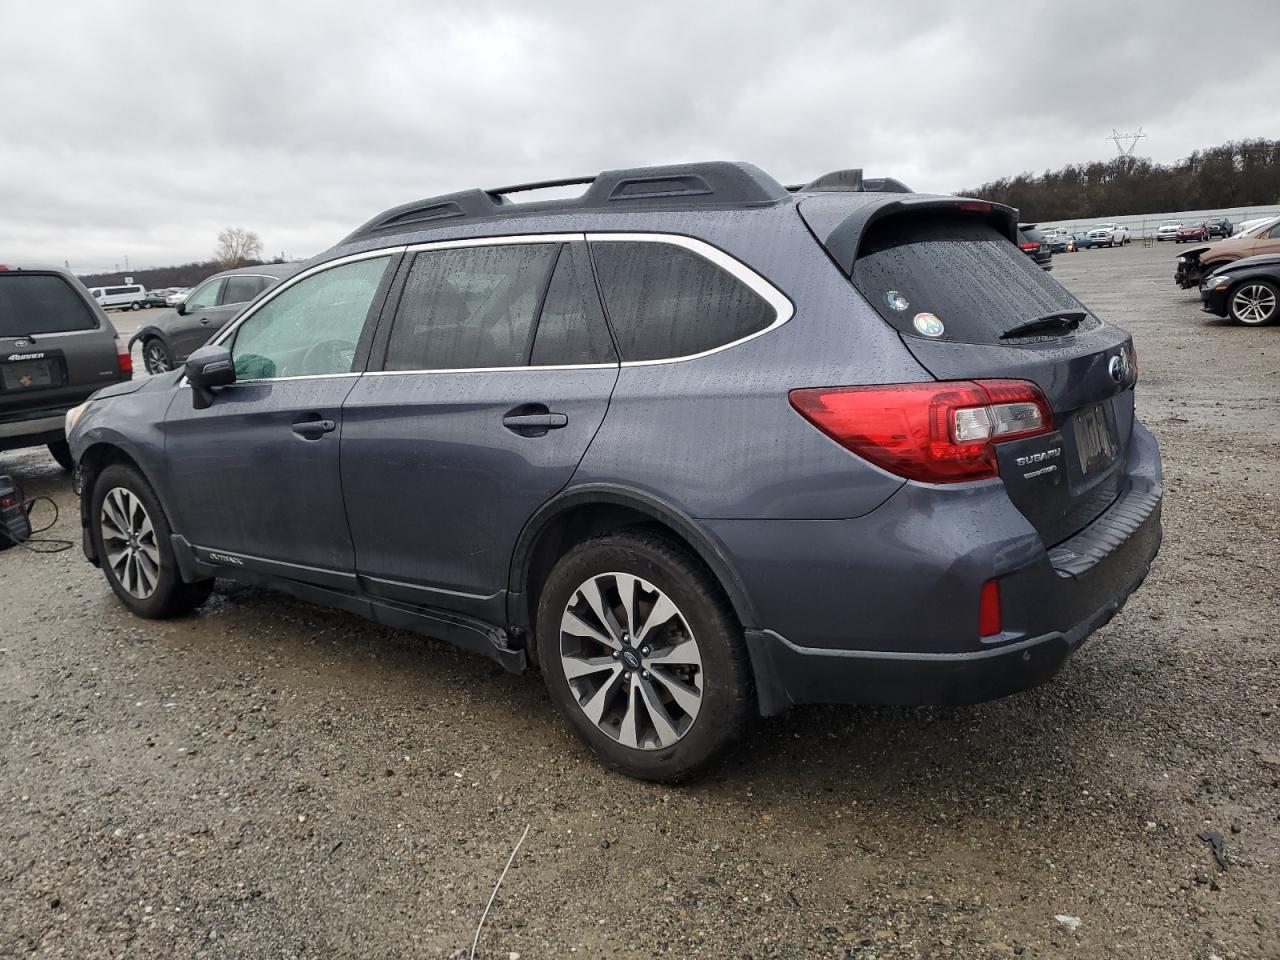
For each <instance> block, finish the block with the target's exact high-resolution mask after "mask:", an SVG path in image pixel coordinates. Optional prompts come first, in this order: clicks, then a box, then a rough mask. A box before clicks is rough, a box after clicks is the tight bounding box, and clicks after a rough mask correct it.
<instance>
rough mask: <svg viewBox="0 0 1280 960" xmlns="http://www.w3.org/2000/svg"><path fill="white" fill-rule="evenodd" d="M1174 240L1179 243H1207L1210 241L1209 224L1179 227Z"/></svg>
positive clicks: (1190, 224)
mask: <svg viewBox="0 0 1280 960" xmlns="http://www.w3.org/2000/svg"><path fill="white" fill-rule="evenodd" d="M1174 239H1175V240H1177V242H1178V243H1195V242H1196V241H1202V242H1203V241H1205V240H1208V239H1209V225H1208V224H1207V223H1188V224H1187V225H1185V226H1182V227H1179V228H1178V232H1177V234H1175V236H1174Z"/></svg>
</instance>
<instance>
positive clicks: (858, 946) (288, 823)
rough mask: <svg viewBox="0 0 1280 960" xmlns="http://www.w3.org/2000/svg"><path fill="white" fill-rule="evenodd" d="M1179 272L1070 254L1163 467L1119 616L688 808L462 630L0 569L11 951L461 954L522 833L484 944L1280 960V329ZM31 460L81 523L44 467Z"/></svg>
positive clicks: (807, 715) (39, 457) (0, 899)
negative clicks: (1041, 658)
mask: <svg viewBox="0 0 1280 960" xmlns="http://www.w3.org/2000/svg"><path fill="white" fill-rule="evenodd" d="M1173 256H1174V250H1173V248H1172V246H1171V245H1164V246H1161V247H1156V248H1154V249H1142V248H1140V247H1138V246H1137V245H1134V246H1132V247H1129V248H1125V249H1122V250H1098V251H1086V252H1082V253H1079V254H1074V255H1066V256H1059V257H1058V258H1056V259H1057V268H1056V271H1055V276H1056V277H1058V278H1059V279H1060V280H1062V281H1063V282H1064V283H1066V284H1067V286H1069V287H1070V288H1072V289H1073V290H1074V291H1075V292H1076V293H1077V294H1078V295H1079V296H1080V297H1081V298H1082V299H1083V300H1084V301H1085V302H1086V303H1088V304H1090V305H1091V306H1093V307H1094V308H1095V309H1096V310H1097V311H1098V312H1099V313H1100V314H1101V315H1103V316H1104V317H1106V318H1108V319H1112V320H1115V321H1117V322H1119V323H1121V324H1123V325H1125V326H1127V327H1128V328H1129V329H1130V330H1131V331H1132V332H1133V333H1134V334H1135V336H1136V338H1137V343H1138V351H1139V364H1140V386H1139V391H1140V401H1139V407H1140V412H1141V415H1142V416H1143V418H1144V420H1145V421H1146V422H1147V423H1148V424H1149V425H1150V426H1151V428H1152V429H1153V430H1154V431H1155V433H1156V435H1157V436H1158V437H1159V439H1160V442H1161V444H1162V447H1163V450H1164V456H1165V465H1166V474H1167V477H1166V479H1167V489H1166V501H1165V529H1166V541H1165V547H1164V550H1163V552H1162V554H1161V556H1160V558H1159V560H1158V561H1157V564H1156V566H1155V568H1154V569H1153V571H1152V574H1151V576H1150V577H1149V579H1148V580H1147V583H1146V585H1145V587H1144V588H1143V590H1142V591H1141V592H1140V593H1139V594H1138V595H1136V596H1135V597H1134V598H1133V599H1132V600H1131V601H1130V603H1129V605H1128V606H1127V607H1126V608H1125V610H1124V611H1123V612H1122V613H1121V615H1120V616H1118V617H1117V618H1116V619H1115V620H1114V621H1112V623H1111V624H1109V625H1108V626H1107V627H1106V628H1105V629H1103V630H1102V631H1101V632H1100V633H1098V634H1097V635H1096V636H1095V637H1094V638H1093V639H1092V640H1091V641H1090V642H1089V643H1088V644H1087V645H1086V646H1085V648H1084V649H1083V650H1082V651H1081V652H1080V653H1079V654H1078V655H1077V656H1076V657H1074V658H1073V659H1072V660H1071V661H1070V662H1069V663H1068V664H1067V665H1066V667H1065V668H1064V669H1063V671H1062V673H1061V674H1060V675H1059V676H1058V677H1057V678H1056V679H1055V680H1054V681H1052V682H1051V683H1049V684H1047V685H1045V686H1043V687H1041V688H1039V689H1037V690H1034V691H1031V692H1028V693H1025V694H1022V695H1020V696H1017V697H1013V698H1010V699H1007V700H1004V701H1000V702H996V703H991V704H985V705H982V706H977V707H968V708H962V709H859V708H843V707H842V708H826V707H824V708H813V709H806V710H798V711H795V712H793V713H791V714H789V715H787V716H785V717H782V718H780V719H777V720H773V721H770V722H767V723H763V724H761V725H760V727H759V728H758V729H757V730H756V731H755V733H754V734H753V735H752V736H751V737H750V738H749V739H748V740H747V741H746V742H745V743H743V744H742V745H741V747H740V748H738V749H737V750H736V751H735V752H734V753H733V754H732V756H731V757H730V758H729V760H728V762H726V763H725V764H723V765H722V766H721V767H720V768H718V769H717V770H716V771H715V772H714V773H713V774H712V775H711V776H709V777H708V778H706V779H704V780H703V781H701V782H699V783H697V784H695V785H693V786H689V787H683V788H671V787H660V786H652V785H643V784H638V783H634V782H631V781H628V780H626V779H623V778H621V777H618V776H616V775H613V774H610V773H607V772H605V771H604V770H602V769H601V768H600V767H598V766H597V765H596V764H595V763H594V762H593V761H592V759H591V758H590V757H589V756H588V755H587V753H586V752H585V750H584V749H583V748H582V747H580V746H579V745H578V743H577V742H576V741H575V740H573V739H572V738H571V736H570V735H569V733H568V731H567V729H566V727H565V726H564V724H563V723H561V722H560V721H559V719H558V718H557V717H556V716H555V714H554V712H553V710H552V707H551V704H550V702H549V701H548V699H547V696H546V695H545V693H544V692H543V690H542V688H541V686H540V684H539V683H538V682H537V680H536V679H534V678H531V677H524V678H520V677H511V676H507V675H505V674H503V673H501V672H500V671H498V670H497V669H496V668H495V667H493V666H491V665H490V664H488V663H486V662H484V661H481V660H478V659H474V658H470V657H467V656H465V655H463V654H460V653H458V652H455V651H453V650H452V649H450V648H448V647H446V646H444V645H442V644H437V643H434V642H431V641H426V640H422V639H420V638H417V637H414V636H411V635H408V634H403V633H397V632H394V631H389V630H385V629H382V628H379V627H376V626H372V625H370V624H367V623H365V622H363V621H361V620H359V619H356V618H354V617H350V616H347V615H344V614H341V613H333V612H329V611H325V610H323V609H319V608H315V607H310V606H307V605H304V604H301V603H297V602H295V601H292V600H290V599H288V598H284V597H281V596H276V595H272V594H269V593H266V592H262V591H258V590H254V589H249V588H245V587H239V586H233V585H229V584H223V585H220V587H219V589H218V591H217V592H216V593H215V595H214V598H213V600H212V601H211V602H210V603H209V604H208V605H207V606H206V607H205V608H204V609H203V610H202V611H201V612H200V613H199V615H197V616H194V617H190V618H186V619H180V620H174V621H170V622H165V623H154V622H148V621H144V620H139V619H136V618H133V617H131V616H129V615H128V614H126V613H125V612H124V610H123V608H122V607H120V606H119V604H117V603H116V602H115V600H114V598H113V597H112V595H111V594H110V592H109V591H108V589H107V587H106V584H105V582H104V581H103V579H102V577H101V574H100V573H99V572H98V571H97V570H95V569H94V568H92V567H90V566H89V565H88V564H86V563H85V562H84V561H83V559H82V558H81V557H80V555H79V552H78V548H77V549H75V550H71V551H67V552H65V553H59V554H55V555H50V556H35V555H32V554H29V553H24V552H19V551H13V550H11V551H8V552H4V553H0V610H2V611H3V612H2V614H0V623H2V624H3V630H2V631H0V810H2V811H3V812H2V814H0V957H7V956H25V955H27V954H29V953H34V954H36V955H38V956H52V957H76V958H81V957H123V956H128V957H252V958H259V957H281V958H284V957H312V956H315V957H326V958H343V957H376V958H386V957H455V956H465V955H467V952H468V951H469V950H470V946H471V942H472V937H473V935H474V932H475V929H476V924H477V922H478V921H479V919H480V915H481V911H482V910H483V909H484V906H485V903H486V901H487V900H488V898H489V895H490V892H491V890H492V888H493V884H494V881H495V880H496V879H497V876H498V874H499V872H500V871H501V870H502V867H503V865H504V864H505V863H506V862H507V858H508V856H509V855H510V853H511V850H512V848H513V846H514V845H515V843H516V841H517V839H518V838H519V837H520V834H521V831H522V830H523V829H524V828H525V826H526V825H529V834H528V837H527V839H526V840H525V842H524V844H523V846H522V847H521V849H520V851H519V853H518V855H517V856H516V858H515V860H514V862H513V864H512V867H511V870H510V872H509V874H508V875H507V877H506V879H505V881H504V883H503V885H502V887H501V889H500V891H499V893H498V895H497V898H496V900H495V901H494V904H493V907H492V910H491V912H490V915H489V918H488V920H487V922H486V924H485V927H484V931H483V934H482V937H481V940H480V947H479V949H478V951H477V956H483V957H502V958H510V957H512V956H514V955H515V954H519V955H520V956H522V957H525V958H541V957H568V956H588V957H598V956H609V957H655V956H656V957H667V956H670V957H689V956H706V957H715V958H748V957H749V958H752V960H764V958H811V957H831V958H856V960H864V958H865V960H870V958H894V957H928V958H939V960H941V958H965V960H974V958H980V960H981V958H1003V957H1013V956H1020V957H1035V958H1043V957H1088V958H1092V957H1125V958H1171V957H1177V958H1198V960H1208V958H1211V957H1215V956H1216V957H1219V958H1223V960H1226V958H1275V957H1278V956H1280V909H1278V905H1280V802H1278V801H1280V736H1278V728H1280V724H1278V719H1277V714H1278V712H1280V703H1278V701H1280V694H1278V689H1280V679H1278V678H1280V670H1278V668H1280V654H1278V653H1277V638H1276V631H1275V626H1274V624H1275V619H1276V610H1277V609H1278V608H1280V604H1278V603H1277V600H1278V596H1277V593H1278V589H1277V583H1276V576H1275V570H1276V560H1277V557H1278V556H1280V510H1278V507H1280V504H1278V503H1277V493H1276V481H1275V478H1276V476H1277V475H1278V468H1280V444H1278V443H1277V440H1278V439H1280V427H1278V426H1277V423H1278V422H1280V417H1278V416H1277V412H1278V411H1280V328H1270V329H1259V330H1252V329H1242V328H1238V327H1234V326H1229V325H1226V324H1224V323H1221V322H1218V321H1216V320H1213V319H1211V318H1209V317H1208V316H1207V315H1205V314H1202V313H1201V312H1200V310H1199V304H1198V301H1197V300H1196V298H1195V297H1194V296H1193V295H1189V294H1187V293H1184V292H1181V291H1178V290H1177V289H1176V288H1175V287H1174V286H1173V284H1172V282H1171V280H1170V277H1171V274H1172V259H1173ZM128 326H129V324H128V323H126V322H122V323H121V327H122V329H124V328H128ZM0 465H2V467H3V469H4V470H5V471H7V472H12V473H13V474H15V475H16V476H17V477H19V478H20V480H21V482H22V483H23V484H24V485H25V486H26V488H27V491H28V494H29V495H35V494H47V495H49V496H52V497H54V498H55V500H57V502H58V503H59V505H60V506H61V508H62V519H61V520H60V521H59V522H58V524H57V525H56V526H55V528H54V529H53V530H52V531H50V533H51V534H54V535H61V536H65V537H70V538H74V537H75V536H76V535H77V533H78V526H77V523H76V519H75V503H74V498H73V497H72V496H71V495H70V493H69V492H68V491H67V488H66V480H65V478H64V476H63V475H62V474H60V473H59V472H58V471H57V469H56V467H54V465H53V464H52V461H50V460H49V459H48V458H47V457H46V456H45V455H44V454H43V452H42V451H33V452H26V453H9V454H0ZM1202 832H1205V833H1206V835H1208V834H1209V832H1216V833H1218V834H1220V835H1221V837H1222V839H1223V842H1224V844H1225V857H1226V864H1227V869H1225V870H1223V869H1222V868H1221V867H1220V866H1219V865H1218V864H1217V863H1216V861H1215V859H1214V856H1213V852H1212V849H1211V846H1210V844H1209V843H1208V842H1206V841H1205V840H1202V839H1200V838H1199V836H1198V835H1199V834H1200V833H1202Z"/></svg>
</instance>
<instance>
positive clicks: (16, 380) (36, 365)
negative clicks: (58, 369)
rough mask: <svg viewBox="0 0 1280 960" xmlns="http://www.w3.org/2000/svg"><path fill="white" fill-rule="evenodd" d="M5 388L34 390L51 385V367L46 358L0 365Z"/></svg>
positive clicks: (10, 389) (0, 373)
mask: <svg viewBox="0 0 1280 960" xmlns="http://www.w3.org/2000/svg"><path fill="white" fill-rule="evenodd" d="M0 375H2V376H3V383H4V388H5V390H9V391H12V390H35V389H39V388H40V387H51V386H53V368H52V365H51V364H50V362H49V361H48V360H25V361H23V362H21V363H6V364H5V365H4V366H3V367H0Z"/></svg>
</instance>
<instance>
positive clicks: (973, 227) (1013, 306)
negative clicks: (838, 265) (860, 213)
mask: <svg viewBox="0 0 1280 960" xmlns="http://www.w3.org/2000/svg"><path fill="white" fill-rule="evenodd" d="M853 283H854V286H855V287H857V288H858V292H859V293H861V294H862V295H863V296H864V297H865V298H866V299H867V301H868V302H869V303H870V304H871V305H872V306H873V307H875V309H876V311H877V312H878V313H879V314H880V316H881V317H883V318H884V319H885V320H886V321H887V322H888V323H889V325H890V326H892V327H893V328H894V329H895V330H897V331H898V332H900V333H904V334H907V335H908V336H914V337H918V336H922V333H921V330H920V327H923V328H924V329H926V330H936V329H937V325H936V324H933V323H932V321H928V322H922V323H919V327H918V326H917V323H918V321H917V319H916V318H917V317H918V315H920V314H932V315H933V316H934V317H936V318H937V319H938V320H940V321H941V323H942V333H941V335H940V336H936V337H926V339H937V340H957V341H961V342H964V343H996V342H998V341H999V339H1000V334H1002V333H1004V332H1005V331H1007V330H1011V329H1012V328H1013V327H1016V326H1017V325H1018V324H1020V323H1025V322H1026V321H1028V320H1032V319H1035V318H1037V317H1041V316H1044V315H1046V314H1050V313H1052V312H1054V311H1056V310H1082V309H1084V308H1083V307H1082V306H1081V305H1080V302H1079V301H1078V300H1076V298H1075V297H1073V296H1071V294H1069V293H1068V292H1067V291H1066V289H1065V288H1063V286H1062V285H1061V284H1059V283H1058V282H1057V281H1055V280H1053V279H1052V278H1050V277H1049V276H1048V275H1047V274H1046V273H1045V271H1044V270H1042V269H1041V268H1040V267H1039V266H1038V265H1037V264H1036V263H1035V261H1033V260H1032V259H1031V258H1030V257H1028V256H1027V255H1026V254H1024V253H1023V252H1022V251H1021V250H1019V249H1018V248H1017V247H1016V246H1015V245H1014V244H1012V243H1010V242H1009V238H1008V237H1006V236H1004V235H1003V234H1001V233H1000V232H999V231H997V230H996V229H995V227H993V226H992V225H991V224H989V223H986V222H984V221H979V220H976V219H973V218H968V217H966V218H960V217H954V218H940V217H937V216H936V215H935V216H931V217H927V218H926V217H909V216H904V217H895V218H892V219H889V220H885V221H882V222H881V223H879V224H873V225H872V227H871V230H870V231H869V232H868V234H867V236H866V237H865V238H864V239H863V241H862V245H861V247H860V248H859V256H858V259H857V261H856V262H855V263H854V265H853Z"/></svg>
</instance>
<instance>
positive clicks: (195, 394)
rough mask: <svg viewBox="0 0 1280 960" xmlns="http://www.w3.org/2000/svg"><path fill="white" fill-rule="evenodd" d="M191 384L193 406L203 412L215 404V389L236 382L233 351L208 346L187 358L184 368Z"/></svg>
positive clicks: (216, 346)
mask: <svg viewBox="0 0 1280 960" xmlns="http://www.w3.org/2000/svg"><path fill="white" fill-rule="evenodd" d="M183 373H185V374H186V377H187V383H189V384H191V405H192V406H193V407H195V409H197V410H203V409H205V408H206V407H207V406H209V404H211V403H213V389H214V387H225V386H226V385H227V384H230V383H235V382H236V365H235V361H234V360H232V358H231V351H230V350H228V349H227V348H226V347H224V346H220V345H215V344H206V345H205V346H203V347H201V348H200V349H199V350H196V351H194V352H193V353H192V354H191V356H189V357H187V362H186V364H185V365H184V367H183Z"/></svg>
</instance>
